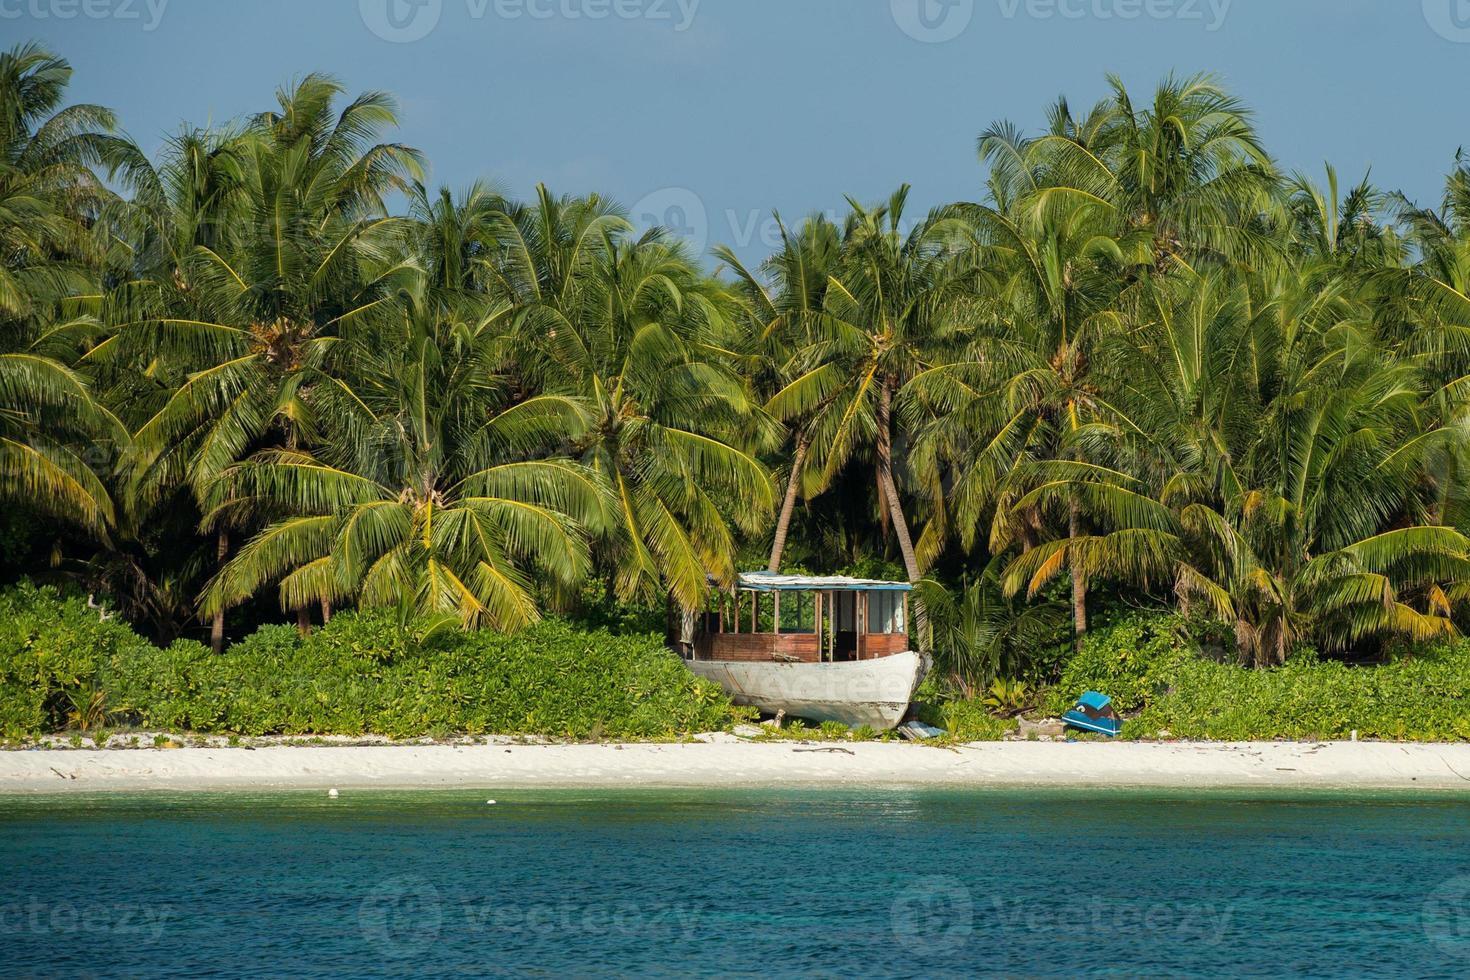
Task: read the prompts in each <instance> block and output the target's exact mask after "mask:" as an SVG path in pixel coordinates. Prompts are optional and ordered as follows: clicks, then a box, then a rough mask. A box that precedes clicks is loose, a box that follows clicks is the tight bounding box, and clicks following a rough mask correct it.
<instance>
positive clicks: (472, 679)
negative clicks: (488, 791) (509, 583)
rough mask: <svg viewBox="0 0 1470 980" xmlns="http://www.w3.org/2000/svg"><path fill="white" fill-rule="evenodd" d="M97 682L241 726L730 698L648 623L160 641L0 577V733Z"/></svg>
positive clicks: (269, 729) (176, 721) (629, 724)
mask: <svg viewBox="0 0 1470 980" xmlns="http://www.w3.org/2000/svg"><path fill="white" fill-rule="evenodd" d="M99 690H100V691H102V692H103V694H104V696H105V705H106V714H107V715H109V716H110V717H111V718H112V719H113V720H114V721H115V722H121V723H133V724H137V725H142V726H146V727H151V728H162V729H167V730H170V731H194V732H201V733H225V734H241V735H267V734H283V735H325V734H341V735H360V734H366V733H374V734H381V735H388V736H392V737H400V738H401V737H414V736H422V735H448V734H470V735H483V734H518V735H545V736H555V737H564V738H599V737H606V738H663V737H673V736H677V735H681V734H687V733H691V732H697V731H709V730H718V729H721V728H725V727H727V726H728V725H729V724H730V722H731V721H732V720H733V718H734V717H735V715H736V714H737V712H736V710H735V709H733V708H732V707H731V705H730V702H729V699H728V698H727V697H726V696H725V694H724V692H723V691H722V690H720V688H719V687H718V686H717V685H715V684H712V683H710V682H708V681H705V680H702V679H700V678H697V677H695V676H694V675H693V674H691V673H689V671H687V670H685V669H684V666H683V665H682V664H681V663H680V661H679V659H678V657H676V656H675V655H674V654H672V653H670V652H669V651H667V650H666V649H665V648H664V646H663V643H662V641H661V640H660V639H659V638H658V637H656V636H649V635H637V636H617V635H614V634H612V633H608V632H605V631H591V632H585V631H579V630H577V629H575V628H573V627H572V626H570V625H568V624H566V623H563V622H556V621H548V622H544V623H540V624H538V625H536V626H534V627H531V628H530V629H527V630H524V631H522V632H520V633H516V634H500V633H489V632H478V633H463V632H459V631H457V630H439V631H435V632H432V633H431V634H430V633H429V632H428V631H427V630H425V628H424V627H423V626H421V625H410V626H408V627H404V626H403V625H401V624H400V623H399V621H398V620H397V618H396V617H395V616H393V615H391V614H387V613H365V614H361V615H358V614H351V613H348V614H344V615H339V616H337V617H336V618H334V619H333V620H332V622H331V623H330V624H329V625H328V626H326V627H324V628H322V629H319V630H317V631H316V632H315V633H313V634H312V635H311V636H310V637H307V638H305V639H303V638H301V637H300V636H298V635H297V633H296V630H295V629H294V628H293V627H289V626H267V627H264V628H262V629H260V630H258V631H257V632H256V633H254V634H252V635H251V636H249V637H247V638H246V639H244V640H242V641H241V642H239V643H236V644H234V645H233V646H231V647H230V648H229V649H228V650H227V651H226V652H225V653H224V654H222V655H220V656H215V655H214V654H213V653H211V652H210V651H209V650H208V649H207V648H206V647H204V646H203V645H201V644H199V643H196V642H193V641H180V642H178V643H175V644H174V645H173V646H171V647H169V648H168V649H166V650H161V649H159V648H157V647H154V646H153V645H151V644H149V643H148V642H146V641H145V640H143V639H141V638H140V637H138V636H137V635H136V634H134V633H133V632H132V631H131V630H130V629H128V628H127V627H126V626H125V625H122V624H121V623H117V622H110V621H109V622H100V621H99V618H98V614H97V612H96V611H95V610H90V609H88V608H87V607H86V604H85V603H84V602H82V601H81V600H77V599H62V598H61V597H60V596H58V595H57V594H56V593H55V591H53V590H46V589H37V588H35V587H32V586H28V585H27V586H22V587H20V588H18V589H12V590H9V591H6V592H4V593H0V733H3V734H4V735H5V737H8V738H19V737H23V736H28V735H36V734H40V733H43V732H51V731H57V730H61V729H63V728H65V727H67V725H68V715H69V714H71V713H72V712H73V708H72V705H73V704H74V703H75V704H86V703H87V698H88V697H89V696H90V695H91V693H92V692H95V691H99Z"/></svg>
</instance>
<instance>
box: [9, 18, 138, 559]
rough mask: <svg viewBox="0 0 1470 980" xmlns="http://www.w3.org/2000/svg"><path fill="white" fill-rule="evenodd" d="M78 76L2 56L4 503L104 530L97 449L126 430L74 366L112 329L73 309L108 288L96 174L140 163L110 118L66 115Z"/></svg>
mask: <svg viewBox="0 0 1470 980" xmlns="http://www.w3.org/2000/svg"><path fill="white" fill-rule="evenodd" d="M70 79H71V66H70V65H69V64H67V62H66V61H65V60H63V59H61V58H58V57H56V56H55V55H53V54H51V53H50V52H47V51H45V50H44V49H42V48H40V47H38V46H36V45H19V46H17V47H14V48H11V49H10V50H8V51H6V52H4V53H3V54H0V337H3V340H0V498H3V499H6V500H9V501H15V502H23V503H25V504H26V505H27V506H29V507H32V508H34V509H36V510H38V511H40V512H42V513H45V514H49V515H52V516H54V517H59V518H62V519H65V520H67V521H72V522H75V523H78V524H80V525H81V526H83V527H84V528H86V529H88V530H90V531H92V532H93V533H102V532H104V531H105V529H106V528H107V527H108V526H109V525H110V524H111V522H112V519H113V516H114V513H113V503H112V499H111V496H110V495H109V493H108V491H107V488H106V486H105V485H104V483H103V480H102V479H101V478H100V477H99V476H98V474H97V472H96V471H95V469H94V466H96V465H98V464H100V463H101V462H102V460H100V459H97V458H96V457H95V456H94V458H93V459H91V460H89V459H88V458H87V452H86V450H87V449H88V448H89V447H107V446H114V447H116V446H120V445H122V444H124V443H126V439H127V433H126V432H125V431H124V430H123V428H122V426H120V425H119V424H118V422H117V420H116V419H115V418H114V417H113V416H112V415H111V413H109V412H108V411H107V410H106V409H105V408H104V407H102V406H101V405H100V404H99V403H98V402H97V400H96V399H95V398H94V396H93V393H92V390H91V388H90V385H89V384H88V382H87V379H86V378H85V377H84V376H83V375H82V374H80V373H78V372H77V371H76V370H75V369H74V368H73V367H71V366H69V365H71V364H73V363H74V362H75V360H76V358H77V356H78V355H79V354H81V353H83V352H85V350H86V349H87V348H88V347H89V346H90V345H91V344H92V343H93V342H95V339H96V337H97V336H98V334H99V333H100V332H101V331H100V327H99V325H98V324H97V322H96V321H95V320H94V319H92V318H90V317H89V316H85V315H75V314H76V311H75V309H73V310H70V311H68V310H66V309H63V301H65V300H67V299H68V298H69V297H72V296H77V295H86V294H90V293H95V292H96V290H97V286H96V282H97V268H98V266H99V265H100V263H101V262H102V258H103V256H102V249H101V247H100V246H98V245H97V244H96V242H95V240H94V236H93V235H92V234H91V231H90V229H89V224H91V223H92V222H94V221H95V219H96V218H97V216H98V214H99V213H100V211H101V210H102V209H103V208H104V207H105V206H106V205H107V203H108V202H109V200H110V199H111V196H112V195H111V193H110V192H109V191H108V190H107V189H106V188H105V187H104V186H103V185H102V182H101V181H100V180H99V179H98V178H97V177H96V175H95V174H94V173H93V172H92V170H91V167H93V166H97V165H109V164H111V165H117V166H126V165H127V164H128V163H129V162H130V157H129V156H128V154H127V153H126V151H125V148H126V143H125V141H122V140H120V139H118V138H117V137H114V136H112V135H111V134H110V133H109V131H110V130H111V129H112V128H113V127H114V125H115V120H114V118H113V115H112V113H111V112H109V111H108V110H106V109H103V108H101V107H100V106H95V105H72V106H66V107H64V108H63V107H61V102H62V99H63V98H64V96H65V92H66V87H67V84H68V82H69V81H70Z"/></svg>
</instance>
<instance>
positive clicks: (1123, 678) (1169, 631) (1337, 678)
mask: <svg viewBox="0 0 1470 980" xmlns="http://www.w3.org/2000/svg"><path fill="white" fill-rule="evenodd" d="M1194 635H1195V630H1194V627H1193V624H1190V623H1188V622H1186V621H1185V620H1183V619H1181V618H1180V617H1177V616H1169V615H1158V616H1153V617H1150V616H1147V615H1144V614H1132V615H1130V616H1126V617H1124V618H1123V619H1122V620H1120V621H1119V622H1117V623H1116V624H1114V625H1113V626H1111V627H1107V628H1104V629H1100V630H1097V631H1094V632H1093V633H1090V634H1089V635H1088V636H1087V638H1086V639H1085V640H1084V642H1083V645H1082V649H1081V650H1080V651H1078V653H1077V654H1076V655H1075V656H1074V657H1073V658H1072V659H1071V660H1070V661H1069V662H1068V663H1067V665H1066V667H1065V668H1064V670H1063V672H1062V679H1061V681H1060V682H1059V683H1058V684H1057V685H1056V686H1055V687H1053V688H1052V689H1051V690H1050V691H1048V692H1047V695H1046V697H1045V699H1044V707H1045V709H1046V711H1047V713H1049V714H1060V713H1061V712H1063V711H1065V710H1067V708H1069V707H1071V705H1072V703H1073V702H1074V700H1075V699H1076V698H1077V696H1078V695H1080V694H1081V693H1082V692H1083V691H1087V690H1095V691H1101V692H1103V693H1104V694H1107V695H1109V696H1110V697H1112V698H1113V701H1114V704H1115V705H1116V706H1117V708H1118V710H1119V711H1120V712H1125V713H1129V714H1133V713H1135V712H1136V713H1137V715H1136V717H1133V718H1131V719H1130V720H1128V721H1127V722H1126V723H1125V724H1124V726H1123V734H1124V735H1125V736H1126V737H1129V738H1153V737H1156V736H1158V735H1159V733H1160V732H1168V733H1169V734H1170V735H1172V736H1175V737H1179V738H1194V739H1218V740H1266V739H1275V738H1287V739H1315V738H1323V739H1337V738H1346V737H1348V735H1349V734H1350V733H1351V732H1353V731H1357V732H1358V734H1359V736H1360V737H1362V738H1383V739H1397V740H1407V741H1457V740H1466V739H1470V641H1465V640H1461V641H1457V642H1454V643H1445V644H1440V645H1438V646H1435V647H1432V648H1429V649H1425V650H1420V651H1414V652H1408V653H1404V654H1402V655H1400V656H1399V657H1397V658H1396V659H1394V660H1393V661H1392V662H1390V663H1386V664H1382V665H1379V666H1367V667H1351V666H1348V665H1346V664H1343V663H1341V662H1338V661H1328V660H1321V659H1319V658H1318V657H1317V656H1316V655H1315V654H1314V653H1312V652H1310V651H1306V652H1302V653H1298V654H1296V655H1295V656H1293V657H1292V658H1291V659H1290V660H1289V661H1288V662H1287V663H1286V664H1285V665H1284V666H1282V667H1278V668H1274V669H1271V670H1253V669H1250V668H1247V667H1242V666H1240V665H1238V664H1236V663H1233V662H1229V663H1221V662H1219V661H1217V660H1214V659H1210V658H1207V657H1205V656H1202V655H1201V653H1200V650H1199V645H1198V643H1197V642H1196V641H1195V640H1194V639H1193V636H1194Z"/></svg>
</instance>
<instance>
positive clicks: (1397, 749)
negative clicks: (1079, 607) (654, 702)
mask: <svg viewBox="0 0 1470 980" xmlns="http://www.w3.org/2000/svg"><path fill="white" fill-rule="evenodd" d="M803 785H806V786H894V787H899V786H903V787H913V786H958V787H963V786H969V787H984V786H1018V787H1019V786H1124V787H1132V786H1136V787H1159V788H1168V787H1189V788H1203V787H1221V788H1235V787H1267V788H1279V789H1292V788H1302V789H1308V788H1310V789H1327V788H1361V789H1419V790H1452V789H1457V790H1470V745H1465V744H1457V745H1430V744H1399V743H1385V742H1328V743H1304V742H1303V743H1296V742H1267V743H1236V744H1229V743H1189V742H1163V743H1135V742H1122V743H1098V742H1077V743H1066V742H996V743H990V742H986V743H975V744H968V745H959V746H955V747H953V748H941V747H935V746H929V745H916V744H902V743H874V742H866V743H842V744H832V743H811V744H799V743H793V742H770V741H749V740H746V739H742V738H739V737H737V736H734V735H729V734H718V735H706V736H702V737H701V738H700V739H699V740H698V741H695V742H690V743H681V744H630V745H618V744H597V745H583V744H577V745H560V744H551V745H526V744H511V743H508V742H507V743H492V744H475V745H401V746H400V745H366V746H361V745H359V746H341V747H339V746H285V745H272V746H262V747H256V748H244V747H239V748H224V747H218V748H176V749H153V748H145V749H104V750H87V749H47V750H16V751H4V752H0V794H16V793H55V792H98V791H126V792H140V791H193V790H275V789H280V790H305V789H319V790H321V791H322V792H323V793H325V792H327V791H328V790H329V789H332V788H336V789H338V790H340V791H342V792H344V793H345V792H348V791H350V790H355V789H359V790H360V789H409V788H421V789H449V788H465V789H468V788H480V789H487V790H493V789H509V788H528V787H588V788H614V787H711V788H716V787H760V786H803Z"/></svg>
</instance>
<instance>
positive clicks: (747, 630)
mask: <svg viewBox="0 0 1470 980" xmlns="http://www.w3.org/2000/svg"><path fill="white" fill-rule="evenodd" d="M912 588H913V587H912V586H911V585H909V584H908V583H906V582H880V581H876V580H871V579H856V578H845V577H839V576H805V575H773V574H770V573H768V572H750V573H746V574H743V575H741V576H740V578H739V580H738V582H737V584H736V587H735V588H734V589H733V590H731V591H729V592H723V591H717V590H712V591H711V593H710V601H709V603H708V607H707V609H706V611H705V613H704V616H703V617H702V619H701V620H700V621H699V623H698V625H697V627H696V633H695V636H694V640H693V643H692V644H689V645H688V646H687V647H686V648H685V651H684V656H685V662H686V663H687V664H688V666H689V669H690V670H691V671H693V672H694V673H696V674H698V675H699V676H701V677H706V678H709V679H710V680H712V681H715V682H717V683H718V684H719V685H720V686H721V687H723V688H724V689H725V690H726V691H728V692H730V696H731V698H732V699H733V700H734V701H735V703H736V704H743V705H750V706H752V707H756V708H759V709H760V710H761V711H764V712H767V713H769V714H776V713H777V712H783V711H784V712H785V713H786V714H788V715H792V716H795V717H799V718H809V719H812V720H814V721H839V722H842V723H843V724H845V725H851V726H858V725H868V726H870V727H872V728H874V729H875V730H878V731H886V730H888V729H890V728H893V727H895V726H897V725H898V724H899V723H900V722H902V721H903V718H904V715H905V714H906V713H907V712H908V709H909V702H910V701H911V700H912V699H913V696H914V691H915V690H917V689H918V687H919V682H920V681H922V680H923V679H924V673H925V671H926V670H927V668H928V661H927V659H926V658H925V657H923V656H921V655H920V654H919V653H917V652H915V651H913V650H911V649H910V648H909V636H908V621H909V592H910V591H911V590H912Z"/></svg>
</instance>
